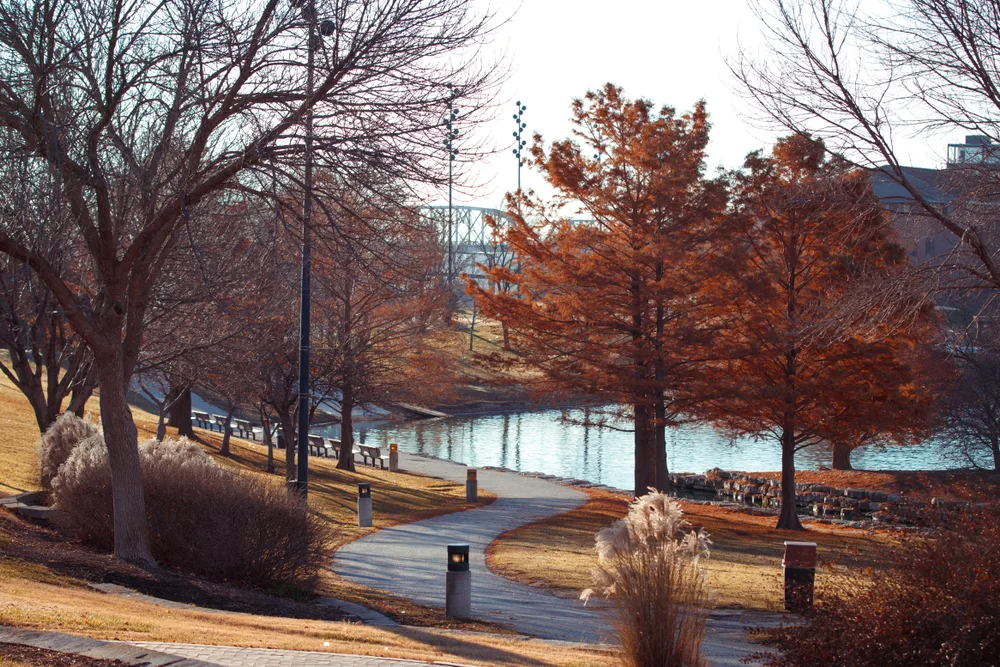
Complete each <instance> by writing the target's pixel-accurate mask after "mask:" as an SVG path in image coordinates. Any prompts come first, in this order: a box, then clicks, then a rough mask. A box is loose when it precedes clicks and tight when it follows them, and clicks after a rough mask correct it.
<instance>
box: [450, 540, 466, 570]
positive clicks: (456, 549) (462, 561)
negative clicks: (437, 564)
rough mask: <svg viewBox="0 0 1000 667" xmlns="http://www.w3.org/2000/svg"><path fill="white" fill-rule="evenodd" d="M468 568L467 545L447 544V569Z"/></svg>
mask: <svg viewBox="0 0 1000 667" xmlns="http://www.w3.org/2000/svg"><path fill="white" fill-rule="evenodd" d="M468 569H469V545H468V544H449V545H448V571H449V572H465V571H466V570H468Z"/></svg>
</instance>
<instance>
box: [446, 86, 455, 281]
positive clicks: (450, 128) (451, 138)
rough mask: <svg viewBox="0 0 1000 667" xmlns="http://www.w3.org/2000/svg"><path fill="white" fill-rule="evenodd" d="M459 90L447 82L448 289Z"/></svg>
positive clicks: (450, 268) (451, 260)
mask: <svg viewBox="0 0 1000 667" xmlns="http://www.w3.org/2000/svg"><path fill="white" fill-rule="evenodd" d="M458 95H459V90H458V88H456V87H455V86H453V85H451V84H448V111H447V115H446V116H445V122H444V125H445V137H444V142H443V143H444V146H445V148H446V149H447V150H448V276H447V278H448V280H447V282H448V286H449V289H450V286H451V283H452V279H453V275H452V274H453V273H454V270H455V266H454V257H455V250H454V248H453V243H454V241H453V239H452V237H453V234H452V226H453V224H454V223H453V213H452V172H453V167H454V164H455V156H457V155H458V149H457V148H455V144H454V142H455V139H457V138H458V128H457V127H455V125H456V124H457V122H458V108H457V107H455V100H456V99H457V98H458Z"/></svg>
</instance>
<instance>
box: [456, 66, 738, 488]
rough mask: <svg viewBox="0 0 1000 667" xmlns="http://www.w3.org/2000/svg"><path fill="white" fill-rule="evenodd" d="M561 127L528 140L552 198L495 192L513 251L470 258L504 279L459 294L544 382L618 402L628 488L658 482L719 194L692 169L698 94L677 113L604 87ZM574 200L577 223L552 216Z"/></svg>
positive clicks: (702, 142)
mask: <svg viewBox="0 0 1000 667" xmlns="http://www.w3.org/2000/svg"><path fill="white" fill-rule="evenodd" d="M572 122H573V125H574V137H573V138H570V139H566V140H563V141H557V142H555V143H553V144H552V146H551V147H550V148H549V149H548V150H546V149H545V148H544V147H543V145H542V140H541V137H539V136H536V137H535V144H534V147H533V148H532V155H533V162H534V164H535V166H537V167H538V168H539V169H540V170H541V172H542V173H543V174H544V176H545V178H546V180H547V181H548V183H549V184H550V185H551V186H552V187H553V188H554V189H555V191H556V193H557V194H556V197H555V199H554V200H553V201H551V202H542V201H541V200H540V199H539V198H538V197H537V196H536V195H534V193H528V194H524V193H522V192H518V193H517V194H516V195H508V199H507V211H506V213H507V215H508V216H509V218H510V223H509V224H508V225H507V227H506V230H505V233H504V236H503V241H502V242H503V243H505V244H507V245H509V247H510V248H511V249H512V251H513V253H514V255H515V259H514V261H513V262H512V263H508V264H505V265H496V266H492V267H481V268H482V270H483V271H484V273H485V274H486V275H487V277H488V280H489V281H490V282H491V283H492V284H493V285H494V286H496V285H501V284H503V285H506V284H508V283H509V284H510V285H512V286H513V288H512V289H509V290H508V289H496V288H494V289H491V288H490V287H489V286H485V287H484V286H480V285H477V284H476V283H475V282H473V281H471V280H470V281H469V282H468V290H469V292H470V293H471V294H472V295H473V296H474V297H475V299H476V302H477V304H478V305H479V307H481V308H482V311H483V313H484V315H486V316H487V317H492V318H495V319H497V320H499V321H500V322H501V323H504V324H506V325H507V326H508V327H509V329H510V331H511V333H512V338H513V342H514V347H515V349H516V351H517V353H518V355H519V356H518V360H519V363H523V364H525V365H527V366H529V367H531V368H533V369H536V370H540V371H542V373H541V376H542V377H544V380H545V382H546V383H548V384H549V385H551V386H555V387H559V388H561V389H569V390H573V391H582V392H587V393H591V394H594V395H598V396H600V397H602V398H605V399H607V400H609V401H612V402H616V403H620V404H622V405H625V406H627V407H628V408H629V411H630V412H631V414H632V417H633V423H634V440H635V493H636V495H641V494H643V493H645V492H646V490H647V489H648V488H650V487H653V488H659V489H663V488H665V487H666V486H667V484H668V480H667V465H666V454H665V444H664V436H663V432H664V428H665V427H666V426H668V425H670V424H672V423H675V421H676V420H677V419H678V415H679V413H680V412H682V411H683V404H682V403H681V402H678V399H679V397H680V393H679V392H678V389H680V388H682V387H683V386H684V385H685V384H686V383H687V382H688V379H689V377H690V376H691V375H692V374H693V373H695V372H696V369H697V367H698V363H697V362H696V361H695V359H696V357H697V354H695V353H694V351H695V350H696V349H697V348H699V347H700V345H701V343H702V341H701V337H702V335H703V329H702V327H701V326H700V319H699V317H700V312H701V310H702V309H703V302H702V301H701V300H699V299H698V298H697V295H698V294H699V293H700V292H702V291H703V282H704V281H705V280H706V274H705V273H704V270H705V269H706V268H707V267H709V266H711V265H712V261H711V259H710V258H709V257H708V256H709V255H710V254H711V253H712V251H713V249H714V247H715V246H716V244H713V243H711V242H710V240H711V239H710V235H711V234H712V233H714V231H715V229H716V228H717V225H714V224H712V223H713V219H714V218H715V217H716V216H717V215H719V212H720V211H721V210H722V209H723V207H724V200H725V196H724V189H723V188H722V185H721V184H720V183H718V182H711V181H707V180H706V179H705V177H704V151H705V146H706V144H707V143H708V131H709V123H708V114H707V112H706V110H705V105H704V103H698V104H697V105H696V106H695V108H694V110H693V111H691V112H690V113H688V114H684V115H677V114H676V113H675V111H674V109H672V108H670V107H662V108H660V109H656V108H654V106H653V104H652V103H651V102H650V101H648V100H645V99H635V100H630V99H628V98H626V97H625V96H624V94H623V92H622V90H621V89H620V88H618V87H616V86H614V85H611V84H608V85H606V86H604V87H603V88H602V89H600V90H599V91H596V92H589V93H587V95H586V96H585V97H584V98H583V99H582V100H579V99H578V100H576V101H574V103H573V117H572ZM576 208H581V209H582V213H583V215H585V216H587V217H589V218H590V219H589V220H586V221H582V222H580V221H571V220H570V219H568V218H567V217H565V216H564V215H563V212H565V211H567V210H573V209H576ZM512 267H516V269H517V270H516V271H515V270H513V269H512Z"/></svg>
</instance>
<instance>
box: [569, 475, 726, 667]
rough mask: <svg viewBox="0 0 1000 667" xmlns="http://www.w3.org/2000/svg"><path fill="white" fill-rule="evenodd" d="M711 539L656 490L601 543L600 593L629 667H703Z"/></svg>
mask: <svg viewBox="0 0 1000 667" xmlns="http://www.w3.org/2000/svg"><path fill="white" fill-rule="evenodd" d="M710 545H711V540H709V538H708V534H707V533H705V531H704V530H697V531H695V530H691V526H690V524H689V523H688V522H687V521H685V520H684V518H683V511H682V510H681V507H680V504H679V503H677V502H676V501H675V500H672V499H671V498H670V497H669V496H667V495H666V494H663V493H660V492H657V491H652V490H651V491H650V493H649V494H647V495H645V496H643V497H641V498H638V499H636V501H635V502H633V503H632V505H631V506H630V507H629V512H628V515H627V516H626V517H625V518H623V519H620V520H619V521H616V522H615V523H614V524H612V525H611V526H609V527H607V528H605V529H603V530H601V531H600V532H598V533H597V537H596V551H597V559H598V566H597V567H596V568H594V570H593V576H594V584H595V587H594V588H588V589H587V590H585V591H583V593H582V594H581V596H580V597H581V599H583V600H585V601H588V600H590V598H591V597H592V596H593V595H594V594H595V593H600V594H603V595H604V596H605V597H607V598H609V599H610V601H611V607H610V611H609V613H610V617H611V625H612V627H613V628H614V630H615V632H616V634H617V636H618V641H619V643H620V645H621V649H622V650H621V653H620V654H619V655H620V657H621V662H622V664H624V665H627V666H628V667H700V666H702V665H707V664H708V663H707V661H706V660H705V659H704V658H702V657H701V639H702V635H703V634H704V632H705V623H706V621H707V620H708V614H709V591H708V588H707V586H706V583H705V575H704V573H703V571H702V569H701V567H700V566H699V559H701V558H705V557H707V556H708V549H709V546H710Z"/></svg>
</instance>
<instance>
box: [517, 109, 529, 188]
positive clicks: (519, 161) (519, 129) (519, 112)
mask: <svg viewBox="0 0 1000 667" xmlns="http://www.w3.org/2000/svg"><path fill="white" fill-rule="evenodd" d="M527 108H528V107H526V106H525V105H523V104H521V100H518V101H517V113H516V114H514V124H515V126H516V127H517V130H516V131H515V132H514V151H513V153H514V156H515V157H516V158H517V191H518V192H520V191H521V167H523V166H524V164H525V162H527V160H525V159H524V158H522V157H521V150H522V149H523V148H524V147H525V145H526V144H527V143H528V142H527V141H525V140H524V139H522V138H521V132H523V131H524V128H526V127H528V126H527V124H526V123H523V122H521V117H522V116H523V115H524V112H525V110H526V109H527Z"/></svg>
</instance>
